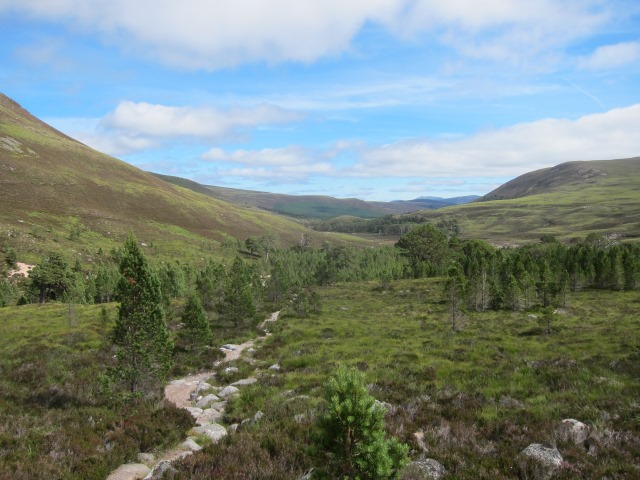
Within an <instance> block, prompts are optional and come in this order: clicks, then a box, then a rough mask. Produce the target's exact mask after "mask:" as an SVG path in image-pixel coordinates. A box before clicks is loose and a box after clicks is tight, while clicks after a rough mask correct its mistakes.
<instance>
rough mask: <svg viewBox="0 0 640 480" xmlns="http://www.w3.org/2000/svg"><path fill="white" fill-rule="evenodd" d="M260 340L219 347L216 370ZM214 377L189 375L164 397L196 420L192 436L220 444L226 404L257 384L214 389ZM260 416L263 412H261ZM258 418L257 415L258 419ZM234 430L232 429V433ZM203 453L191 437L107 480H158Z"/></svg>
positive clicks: (276, 314)
mask: <svg viewBox="0 0 640 480" xmlns="http://www.w3.org/2000/svg"><path fill="white" fill-rule="evenodd" d="M279 315H280V312H274V313H272V314H271V316H270V317H269V318H267V319H265V320H264V321H263V322H262V323H261V324H260V328H261V329H263V330H265V331H266V327H267V325H268V324H269V323H271V322H275V321H276V320H278V317H279ZM268 335H269V333H268V332H267V333H266V335H265V336H263V337H258V338H256V339H255V340H249V341H247V342H244V343H241V344H239V345H234V344H226V345H223V346H222V347H220V350H221V351H222V352H223V353H224V355H225V358H224V359H223V360H220V361H219V362H217V363H216V366H218V365H220V364H222V363H225V362H231V361H233V360H238V359H239V358H241V356H242V353H243V352H244V351H245V350H248V349H249V348H253V346H254V344H255V342H256V341H261V340H264V339H265V338H266V336H268ZM214 375H215V372H213V371H208V372H201V373H198V374H194V375H188V376H186V377H184V378H180V379H177V380H173V381H171V382H170V383H169V384H168V385H167V386H166V387H165V389H164V396H165V398H166V400H167V401H169V402H171V403H173V404H174V405H175V406H176V407H178V408H184V409H185V410H188V411H189V413H190V414H191V415H192V416H193V417H194V418H195V420H196V424H197V427H194V428H193V429H192V430H191V433H192V434H193V435H197V436H206V437H208V438H209V439H210V441H212V442H217V441H219V440H220V439H221V438H222V437H224V436H225V435H227V429H226V428H225V427H224V426H223V425H220V424H219V423H217V421H218V420H220V419H221V418H222V416H223V414H224V408H225V406H226V403H227V400H229V399H230V398H233V397H234V396H236V395H238V394H239V392H240V388H242V387H243V386H245V385H251V384H253V383H255V382H257V379H256V378H255V377H249V378H244V379H242V380H238V381H237V382H234V383H232V384H231V385H227V386H226V387H214V386H212V385H211V384H209V383H207V382H206V380H207V379H210V378H211V377H213V376H214ZM258 413H260V412H258ZM257 415H258V414H256V416H257ZM233 427H234V426H231V427H229V429H230V430H233V429H234V428H233ZM236 427H237V426H236ZM198 450H202V447H201V446H200V445H198V443H197V437H196V436H190V437H188V438H187V439H186V440H185V441H184V442H182V443H181V444H180V445H178V446H177V447H175V448H173V449H171V450H169V451H166V452H164V453H162V454H161V455H160V456H158V457H156V456H154V455H152V454H145V453H143V454H140V455H139V456H138V459H139V463H128V464H125V465H121V466H120V467H118V468H117V469H116V470H114V471H113V472H112V473H111V474H110V475H109V476H108V477H107V480H142V479H144V480H155V479H157V478H160V477H161V476H162V474H163V473H164V472H166V471H167V470H169V469H171V468H172V467H171V463H172V462H174V461H176V460H179V459H181V458H184V457H186V456H188V455H191V454H193V452H197V451H198Z"/></svg>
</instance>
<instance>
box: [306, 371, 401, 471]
mask: <svg viewBox="0 0 640 480" xmlns="http://www.w3.org/2000/svg"><path fill="white" fill-rule="evenodd" d="M325 401H326V410H325V412H324V413H323V414H321V415H320V416H319V417H318V420H317V427H318V430H317V435H316V442H315V443H316V446H317V447H319V448H320V449H321V452H322V454H323V457H324V458H323V460H324V466H323V467H322V468H319V469H318V471H317V473H316V478H331V479H334V478H339V479H352V480H355V479H359V480H383V479H393V478H399V476H400V474H401V473H402V469H403V468H404V466H405V465H406V464H407V463H408V462H407V453H408V447H407V445H405V444H403V443H400V442H399V441H398V440H396V439H395V438H386V432H385V429H384V416H385V414H386V410H385V408H384V407H383V406H382V405H381V404H380V403H377V402H376V400H375V399H374V398H373V397H372V396H371V395H370V394H369V392H368V391H367V387H366V383H365V377H364V374H362V373H360V372H358V371H357V370H355V369H349V368H347V367H345V366H343V365H341V366H339V367H338V369H337V370H336V372H335V373H334V375H333V376H332V377H331V378H330V379H329V381H328V382H327V384H326V386H325Z"/></svg>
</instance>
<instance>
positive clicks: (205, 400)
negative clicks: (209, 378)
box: [196, 393, 220, 408]
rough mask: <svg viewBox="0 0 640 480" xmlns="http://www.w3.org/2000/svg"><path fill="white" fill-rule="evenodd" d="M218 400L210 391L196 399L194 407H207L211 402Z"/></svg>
mask: <svg viewBox="0 0 640 480" xmlns="http://www.w3.org/2000/svg"><path fill="white" fill-rule="evenodd" d="M219 401H220V399H219V398H218V397H217V396H215V395H214V394H213V393H210V394H209V395H205V396H204V397H202V398H201V399H200V400H198V402H197V403H196V407H198V408H207V407H208V406H209V405H211V404H212V403H213V402H219Z"/></svg>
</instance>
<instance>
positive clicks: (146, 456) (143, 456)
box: [138, 453, 156, 465]
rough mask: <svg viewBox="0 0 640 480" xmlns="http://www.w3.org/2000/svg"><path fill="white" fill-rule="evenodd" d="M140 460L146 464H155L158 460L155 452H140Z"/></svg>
mask: <svg viewBox="0 0 640 480" xmlns="http://www.w3.org/2000/svg"><path fill="white" fill-rule="evenodd" d="M138 461H139V462H140V463H144V464H145V465H153V463H154V462H155V461H156V456H155V455H154V454H153V453H139V454H138Z"/></svg>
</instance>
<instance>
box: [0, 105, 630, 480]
mask: <svg viewBox="0 0 640 480" xmlns="http://www.w3.org/2000/svg"><path fill="white" fill-rule="evenodd" d="M1 100H2V101H0V147H1V148H0V172H2V175H1V176H0V188H1V190H0V197H1V200H2V202H1V204H0V262H1V267H0V352H1V355H0V478H7V479H9V478H11V479H33V478H45V479H48V478H52V479H58V478H60V479H62V478H64V479H103V478H107V476H108V475H109V474H110V473H111V472H113V471H114V470H115V469H116V468H117V467H118V466H120V465H122V464H124V463H127V462H138V463H145V462H146V463H147V464H149V465H150V466H153V464H154V463H155V459H157V458H161V456H162V452H164V451H167V450H170V449H171V448H173V447H175V446H176V445H180V444H181V443H182V442H183V441H184V440H185V438H187V437H188V436H191V437H192V439H193V441H194V442H196V443H197V444H198V446H199V447H202V449H199V450H198V451H197V452H195V453H193V454H192V455H189V456H186V457H185V458H182V459H179V460H176V461H174V462H172V463H171V466H170V467H171V468H168V469H167V471H166V472H164V473H163V474H162V475H164V476H162V478H166V479H178V478H179V479H182V478H185V479H186V478H273V479H280V478H282V479H285V478H291V479H299V478H303V476H305V474H306V473H308V472H310V469H312V468H313V469H314V470H313V472H311V473H309V475H315V477H316V478H323V476H324V478H335V475H337V474H338V473H336V472H339V469H340V468H343V467H344V465H343V464H339V463H337V462H336V458H337V454H335V453H331V452H329V451H328V450H325V449H323V448H324V447H323V445H324V444H323V443H322V442H321V441H319V440H318V439H319V436H320V433H322V428H323V427H322V425H323V424H322V421H321V420H320V419H322V418H324V417H325V416H326V415H327V412H328V411H329V404H330V399H327V398H326V391H327V381H328V379H329V378H331V377H332V375H334V374H335V372H336V368H337V367H338V366H339V365H342V366H345V367H347V368H348V369H351V371H354V372H359V373H358V374H359V375H362V378H363V379H364V382H365V385H366V392H367V395H370V396H371V397H373V398H375V399H376V400H377V401H378V402H380V403H376V404H375V405H377V406H376V407H375V408H374V407H371V409H370V410H371V411H373V410H375V409H379V410H376V411H379V412H383V413H382V415H383V420H384V435H385V437H386V438H391V439H395V440H397V442H399V443H400V444H404V445H406V451H405V453H406V456H407V461H408V462H411V463H410V464H409V465H408V467H407V468H406V469H405V470H404V471H403V472H401V471H400V468H398V469H397V470H393V471H392V472H391V473H388V474H384V475H380V476H378V477H376V475H373V476H372V475H371V474H369V476H366V475H364V474H363V476H362V478H392V477H398V476H400V477H401V478H405V479H418V478H443V479H447V478H451V479H453V478H456V479H472V478H473V479H477V478H486V479H512V478H517V479H529V478H558V479H574V478H583V479H591V478H610V479H623V478H624V479H632V478H637V477H638V476H639V475H640V472H639V470H640V404H639V403H638V400H637V399H638V398H640V370H639V367H638V365H640V362H639V360H640V323H639V322H638V311H639V308H640V294H639V288H640V244H638V243H637V238H638V234H639V233H640V232H639V229H640V222H639V219H638V215H640V213H639V212H640V208H639V205H638V203H639V201H640V196H639V195H637V189H638V188H639V187H638V185H640V181H638V180H639V179H638V177H639V176H640V161H639V160H638V159H637V158H636V159H626V160H615V161H598V162H572V163H570V164H563V165H560V166H558V167H556V168H554V169H546V170H544V171H538V172H532V173H530V174H528V175H525V176H523V177H519V178H518V179H515V180H514V181H512V182H509V183H507V184H505V185H504V186H503V187H501V188H500V189H497V190H496V191H494V192H492V193H490V194H488V195H487V196H486V197H484V198H483V199H481V201H476V202H472V203H468V204H465V205H459V206H449V207H446V208H442V209H438V210H430V211H418V212H412V213H409V214H393V215H383V216H378V217H375V218H360V217H353V216H351V217H338V218H334V219H324V220H318V219H314V218H307V219H300V218H296V219H293V218H290V217H285V216H281V215H275V214H274V213H273V212H269V211H266V210H265V209H264V208H260V207H259V206H256V205H242V204H239V203H233V202H231V201H227V200H224V199H220V198H214V197H213V196H211V195H209V194H205V193H206V192H205V193H202V192H198V191H195V190H194V189H193V188H191V189H190V188H185V187H184V186H179V185H176V184H175V183H176V182H173V183H169V182H166V181H164V180H162V179H161V178H159V177H157V176H155V175H152V174H149V173H146V172H142V171H140V170H138V169H136V168H134V167H132V166H130V165H127V164H125V163H124V162H120V161H118V160H116V159H113V158H111V157H108V156H106V155H103V154H100V153H99V152H95V151H93V150H91V149H90V148H89V147H86V146H84V145H82V144H80V143H78V142H77V141H75V140H73V139H71V138H69V137H66V136H64V135H63V134H61V133H60V132H56V131H55V130H53V129H52V128H51V127H49V126H48V125H46V124H44V123H42V122H41V121H40V120H38V119H36V118H35V117H32V116H31V115H30V114H28V112H26V111H24V110H22V109H21V107H19V105H17V104H16V103H15V102H13V101H11V100H9V99H7V98H6V97H3V98H2V99H1ZM306 208H307V207H306ZM308 208H309V209H311V210H313V208H311V207H308ZM306 211H308V209H307V210H306ZM349 213H353V212H349ZM134 260H135V261H134ZM132 265H133V266H135V268H134V267H133V266H132ZM27 266H28V267H29V268H31V267H33V269H32V270H31V272H30V273H29V275H28V276H25V275H21V274H19V273H17V271H18V270H19V269H20V267H23V268H26V267H27ZM138 287H140V288H142V289H143V291H144V292H145V293H144V295H143V296H141V297H139V298H141V299H142V300H140V301H139V302H138V301H136V302H134V304H137V303H140V304H143V303H144V304H145V305H148V306H149V307H148V309H146V310H143V313H141V314H140V315H141V316H138V317H137V316H136V315H138V313H137V312H134V313H132V314H131V315H128V314H127V312H129V311H130V310H129V309H128V307H127V308H122V307H123V305H129V304H130V303H127V302H130V299H131V297H130V295H132V294H133V293H132V292H133V291H135V290H136V288H138ZM147 287H148V288H147ZM149 299H151V300H149ZM149 312H153V313H149ZM273 312H280V314H279V318H278V320H277V321H276V322H271V323H270V324H269V325H268V327H265V326H264V325H262V321H263V320H264V319H265V318H268V317H270V316H271V314H272V313H273ZM149 317H153V318H154V319H155V320H154V321H156V320H158V322H159V323H156V324H155V325H156V326H155V327H153V328H154V329H156V330H162V331H164V329H166V338H165V340H167V341H168V343H167V342H165V343H164V345H165V347H166V346H167V345H170V347H171V348H170V359H169V363H168V365H167V369H166V370H162V369H161V368H151V367H150V366H145V364H139V365H138V364H136V365H137V366H135V368H132V365H133V364H132V363H129V364H127V363H123V362H125V361H126V358H127V357H126V355H124V352H126V348H128V347H127V344H126V342H125V341H123V337H122V335H121V334H119V333H118V332H122V326H123V325H138V324H143V323H144V322H145V321H146V320H144V319H147V318H149ZM132 319H138V320H135V321H133V322H131V323H126V322H129V321H131V320H132ZM140 319H143V320H140ZM136 322H139V323H136ZM264 328H268V330H269V333H270V335H268V336H265V335H264V333H265V332H264ZM143 330H144V329H143ZM257 337H259V338H260V340H258V341H256V342H255V348H252V349H251V350H252V351H246V354H243V355H242V356H241V357H240V358H238V359H236V360H233V361H230V362H221V360H222V359H223V357H224V354H223V352H222V351H221V350H220V347H221V346H223V345H225V344H226V345H227V346H229V345H231V346H233V345H237V344H241V343H242V342H244V341H246V340H249V339H255V338H257ZM143 338H147V340H149V342H150V341H151V340H150V339H152V338H156V337H154V336H153V335H152V334H150V333H149V336H148V337H143ZM156 340H157V339H156ZM156 340H154V341H156ZM149 342H147V343H149ZM157 345H160V343H158V344H157ZM159 348H160V347H159ZM162 348H164V347H162ZM134 350H135V349H134ZM227 350H228V349H227ZM150 355H151V354H150ZM129 358H131V357H129ZM150 358H151V357H150ZM154 358H155V357H154ZM123 359H124V360H123ZM155 361H156V360H154V362H155ZM151 363H153V362H151V361H150V363H149V365H151ZM123 365H124V366H126V368H123ZM132 372H133V373H134V374H136V375H137V374H138V373H140V375H142V377H140V378H142V380H141V381H140V382H139V383H137V384H136V386H135V388H133V387H132V388H129V387H130V386H131V383H130V382H129V383H128V384H127V383H126V382H125V381H124V380H125V379H127V378H128V379H130V378H131V377H130V376H129V377H127V375H129V374H131V373H132ZM195 372H208V375H207V380H208V387H207V388H209V390H206V389H205V390H203V391H202V392H201V393H202V395H201V396H205V395H207V394H219V393H220V392H221V388H223V387H226V386H228V385H230V384H232V383H235V382H237V381H239V380H246V379H249V378H250V379H255V383H252V382H253V381H252V382H247V383H248V384H246V385H244V386H242V388H241V389H240V390H239V391H238V392H237V394H235V395H232V396H231V397H230V398H229V399H228V400H226V401H225V403H224V406H221V405H220V406H219V411H217V413H218V414H219V415H217V416H216V421H215V423H216V424H219V425H220V426H221V427H224V430H225V431H226V432H227V434H226V436H224V437H223V438H220V439H216V440H212V439H211V438H210V437H208V436H207V435H203V434H198V433H197V431H195V430H193V429H194V427H195V426H196V423H195V419H194V416H193V415H192V413H190V412H189V411H186V410H184V409H179V408H176V407H175V406H174V405H172V404H171V403H169V402H166V401H164V400H163V398H162V391H161V388H159V386H160V387H161V386H162V385H164V384H165V383H166V382H169V381H171V380H175V379H181V378H184V377H185V376H186V375H188V374H191V373H195ZM136 378H137V377H136ZM195 400H196V401H197V400H198V399H197V397H196V398H195ZM212 409H213V410H215V408H212ZM258 413H259V414H260V415H257V414H258ZM570 419H571V420H572V422H573V421H575V422H576V423H570V424H569V425H572V426H577V425H578V424H580V425H583V427H580V428H581V429H582V430H580V431H581V432H583V433H581V434H580V435H577V434H575V432H574V431H573V430H571V429H568V428H567V425H568V424H567V422H566V421H568V420H570ZM325 433H326V432H325ZM536 444H538V445H541V446H542V448H545V449H547V450H549V451H553V452H557V455H559V456H560V457H561V461H558V462H557V463H545V461H544V460H536V459H535V458H530V457H528V456H527V455H526V454H524V453H523V452H524V451H525V450H526V449H527V447H529V446H531V445H536ZM140 454H151V455H152V456H151V455H143V456H140ZM376 458H377V457H376ZM152 459H153V460H152ZM420 462H422V463H420ZM425 464H428V465H430V466H431V467H433V466H434V465H436V464H437V465H438V466H439V467H440V468H441V470H438V471H439V473H438V474H437V475H439V477H437V476H434V475H436V473H434V471H433V469H431V470H429V469H428V468H426V467H425V468H422V467H421V465H423V466H424V465H425ZM332 468H333V469H334V470H332ZM434 468H435V467H434ZM429 472H431V473H429ZM341 473H344V471H342V472H341ZM157 475H158V478H160V476H161V474H160V473H158V474H157ZM332 475H333V476H332ZM307 478H309V477H307Z"/></svg>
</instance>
